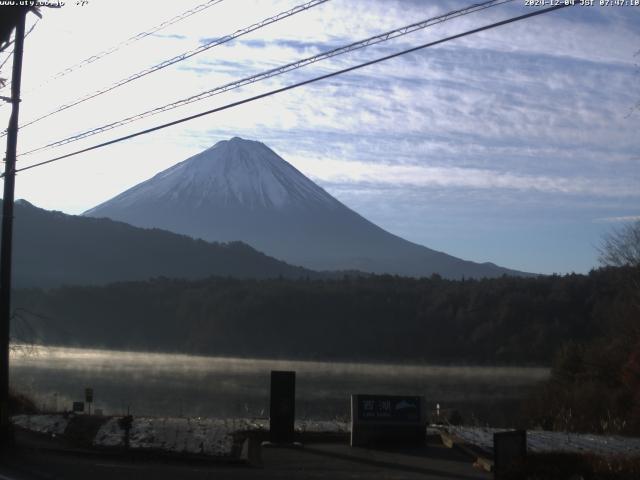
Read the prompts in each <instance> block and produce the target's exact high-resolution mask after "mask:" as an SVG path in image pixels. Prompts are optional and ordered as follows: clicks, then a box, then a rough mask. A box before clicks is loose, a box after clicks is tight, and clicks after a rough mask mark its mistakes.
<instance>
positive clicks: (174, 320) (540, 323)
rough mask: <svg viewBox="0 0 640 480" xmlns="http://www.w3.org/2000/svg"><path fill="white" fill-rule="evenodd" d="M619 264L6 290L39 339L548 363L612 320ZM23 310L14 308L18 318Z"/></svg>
mask: <svg viewBox="0 0 640 480" xmlns="http://www.w3.org/2000/svg"><path fill="white" fill-rule="evenodd" d="M627 271H628V268H605V269H599V270H595V271H592V272H591V273H590V274H589V275H567V276H556V275H554V276H544V277H537V278H516V277H502V278H498V279H487V280H462V281H452V280H444V279H442V278H440V277H438V276H433V277H431V278H427V279H410V278H401V277H393V276H370V277H349V276H345V277H344V278H342V279H340V280H326V279H325V280H318V279H311V280H309V279H306V280H305V279H301V280H292V279H272V280H246V279H245V280H243V279H233V278H210V279H207V280H201V281H182V280H171V279H166V278H158V279H155V280H152V281H148V282H129V283H115V284H111V285H108V286H104V287H63V288H57V289H52V290H41V289H28V290H19V291H17V292H16V293H15V305H16V307H23V308H24V309H26V311H29V312H33V313H36V314H38V315H39V316H35V315H33V316H31V317H28V318H29V319H30V320H29V321H30V322H31V327H32V328H33V330H35V336H36V337H37V338H36V340H37V341H41V342H44V343H49V344H65V345H87V346H97V347H108V348H130V349H137V350H154V351H174V352H175V351H181V352H189V353H199V354H209V355H242V356H251V357H279V358H284V357H286V358H307V359H358V360H374V361H385V362H441V363H480V364H519V365H534V364H535V365H550V364H551V362H552V361H553V358H554V355H556V353H557V352H558V351H559V350H560V348H561V347H563V346H565V345H567V342H574V343H576V344H584V343H585V342H588V341H590V340H591V339H596V338H600V337H607V338H608V336H609V335H611V332H615V331H617V329H619V328H620V326H619V324H618V323H619V319H620V318H622V317H624V315H626V314H625V313H624V312H625V311H626V309H627V308H628V304H629V302H630V300H629V298H630V297H629V292H628V290H629V288H628V275H627V273H628V272H627ZM23 316H24V315H23Z"/></svg>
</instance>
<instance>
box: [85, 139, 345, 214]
mask: <svg viewBox="0 0 640 480" xmlns="http://www.w3.org/2000/svg"><path fill="white" fill-rule="evenodd" d="M141 199H145V201H149V200H152V199H153V200H170V201H173V202H187V203H189V204H190V205H191V206H192V207H194V208H198V207H203V206H206V205H211V204H214V203H215V204H222V205H241V206H244V207H246V208H250V209H263V208H277V209H281V208H300V207H301V206H309V205H310V204H322V205H324V206H325V207H335V206H336V204H337V203H338V202H337V201H336V200H335V199H334V198H333V197H332V196H331V195H329V194H328V193H327V192H325V191H324V190H323V189H322V188H320V187H318V186H317V185H316V184H315V183H313V182H311V181H310V180H309V179H307V178H306V177H305V176H304V175H303V174H302V173H300V172H299V171H298V170H297V169H296V168H295V167H293V166H292V165H291V164H289V163H288V162H286V161H285V160H284V159H282V158H281V157H280V156H278V155H277V154H276V153H275V152H274V151H273V150H271V149H270V148H269V147H267V146H266V145H264V144H263V143H261V142H256V141H251V140H244V139H242V138H239V137H234V138H232V139H231V140H223V141H221V142H218V143H216V144H215V145H214V146H213V147H211V148H208V149H207V150H204V151H203V152H201V153H198V154H197V155H194V156H193V157H191V158H188V159H187V160H184V161H183V162H180V163H178V164H176V165H174V166H173V167H171V168H169V169H167V170H164V171H163V172H160V173H158V174H157V175H156V176H154V177H153V178H151V179H149V180H147V181H146V182H143V183H141V184H139V185H137V186H136V187H133V188H132V189H130V190H128V191H126V192H124V193H123V194H121V195H119V196H118V197H116V198H114V199H113V200H110V202H112V203H115V204H120V205H121V206H123V207H124V206H127V205H133V204H135V203H138V202H139V201H140V200H141ZM99 207H100V206H99ZM99 207H96V208H99ZM93 210H95V209H92V210H89V211H88V212H87V214H89V215H91V214H92V212H93Z"/></svg>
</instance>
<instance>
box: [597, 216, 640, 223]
mask: <svg viewBox="0 0 640 480" xmlns="http://www.w3.org/2000/svg"><path fill="white" fill-rule="evenodd" d="M639 220H640V215H624V216H620V217H603V218H596V219H594V222H605V223H619V222H637V221H639Z"/></svg>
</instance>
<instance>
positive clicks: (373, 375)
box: [11, 346, 549, 421]
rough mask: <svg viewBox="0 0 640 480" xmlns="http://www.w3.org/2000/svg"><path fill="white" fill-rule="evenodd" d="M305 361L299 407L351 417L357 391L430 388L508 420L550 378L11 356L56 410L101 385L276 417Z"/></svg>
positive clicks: (17, 375)
mask: <svg viewBox="0 0 640 480" xmlns="http://www.w3.org/2000/svg"><path fill="white" fill-rule="evenodd" d="M271 370H295V371H296V372H297V378H296V394H297V395H296V396H297V403H296V415H297V417H298V418H308V419H318V420H321V419H325V420H326V419H336V418H338V419H344V418H347V417H348V415H349V395H350V394H352V393H377V394H420V395H425V397H426V399H427V405H428V408H429V409H435V405H436V403H439V404H440V406H441V408H442V409H443V411H444V410H447V409H453V408H456V409H459V410H460V411H461V412H462V413H463V415H466V416H467V417H469V418H476V419H478V420H485V419H486V420H489V419H491V420H493V421H500V419H501V418H502V415H503V414H504V412H502V411H501V410H502V409H503V407H504V405H505V404H510V405H514V404H517V403H518V402H519V401H520V400H521V399H522V398H523V397H525V396H526V395H527V394H528V393H529V392H531V390H532V389H533V388H535V386H536V385H537V384H538V383H539V382H541V381H543V380H545V379H546V378H548V375H549V370H548V369H546V368H537V367H486V366H482V367H478V366H437V365H390V364H372V363H345V362H309V361H286V360H264V359H260V360H254V359H244V358H231V357H205V356H193V355H183V354H163V353H141V352H128V351H111V350H96V349H82V348H61V347H42V346H38V347H28V348H27V347H23V348H17V349H14V351H13V352H12V358H11V384H12V386H13V388H15V389H16V390H18V391H20V392H23V393H26V394H28V395H30V396H31V397H33V398H34V399H35V400H36V402H37V403H38V406H39V407H44V409H46V410H69V409H70V408H71V403H72V402H73V401H74V400H75V401H81V400H84V398H83V397H84V389H85V387H93V388H94V392H95V393H94V404H93V409H94V411H95V409H101V410H102V411H103V412H104V413H105V414H122V413H123V412H126V410H127V408H129V409H130V411H131V413H133V414H135V415H162V416H164V415H167V416H206V417H237V416H243V417H246V416H249V417H267V416H268V412H269V379H270V377H269V373H270V371H271Z"/></svg>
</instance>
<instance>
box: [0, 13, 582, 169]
mask: <svg viewBox="0 0 640 480" xmlns="http://www.w3.org/2000/svg"><path fill="white" fill-rule="evenodd" d="M569 6H573V5H572V4H560V5H556V6H553V7H548V8H545V9H541V10H536V11H534V12H530V13H527V14H524V15H519V16H517V17H511V18H508V19H506V20H502V21H500V22H496V23H491V24H489V25H484V26H482V27H478V28H474V29H472V30H467V31H466V32H462V33H458V34H456V35H452V36H449V37H445V38H442V39H440V40H435V41H433V42H429V43H424V44H422V45H418V46H417V47H412V48H409V49H406V50H402V51H400V52H396V53H392V54H390V55H386V56H384V57H379V58H376V59H374V60H370V61H368V62H364V63H360V64H358V65H354V66H352V67H348V68H344V69H342V70H338V71H335V72H331V73H327V74H325V75H321V76H319V77H314V78H311V79H308V80H304V81H302V82H298V83H294V84H292V85H288V86H286V87H281V88H277V89H275V90H270V91H268V92H265V93H261V94H259V95H255V96H253V97H249V98H245V99H243V100H238V101H237V102H232V103H228V104H226V105H223V106H221V107H217V108H213V109H211V110H206V111H204V112H200V113H197V114H194V115H189V116H188V117H183V118H180V119H178V120H173V121H171V122H168V123H164V124H161V125H157V126H155V127H152V128H147V129H145V130H141V131H139V132H135V133H131V134H129V135H125V136H123V137H119V138H116V139H114V140H109V141H107V142H103V143H100V144H97V145H93V146H91V147H87V148H83V149H81V150H77V151H75V152H71V153H67V154H66V155H60V156H59V157H55V158H51V159H49V160H45V161H43V162H38V163H34V164H33V165H29V166H27V167H22V168H18V169H16V170H15V172H22V171H25V170H30V169H32V168H36V167H39V166H42V165H47V164H49V163H53V162H57V161H59V160H63V159H65V158H69V157H73V156H75V155H79V154H81V153H86V152H90V151H92V150H97V149H99V148H102V147H106V146H108V145H113V144H115V143H119V142H123V141H125V140H129V139H131V138H135V137H139V136H141V135H146V134H148V133H152V132H155V131H158V130H162V129H164V128H167V127H172V126H173V125H178V124H180V123H184V122H188V121H190V120H194V119H196V118H200V117H204V116H206V115H211V114H213V113H217V112H221V111H223V110H228V109H230V108H233V107H237V106H239V105H243V104H245V103H249V102H253V101H255V100H260V99H262V98H266V97H269V96H271V95H275V94H278V93H282V92H286V91H288V90H292V89H294V88H298V87H302V86H304V85H309V84H311V83H315V82H318V81H320V80H326V79H328V78H332V77H336V76H338V75H342V74H344V73H349V72H352V71H354V70H358V69H361V68H364V67H368V66H370V65H374V64H376V63H380V62H384V61H387V60H390V59H392V58H396V57H400V56H402V55H406V54H409V53H413V52H417V51H419V50H423V49H425V48H429V47H433V46H435V45H439V44H441V43H445V42H449V41H451V40H456V39H458V38H462V37H466V36H468V35H472V34H475V33H479V32H483V31H485V30H490V29H492V28H496V27H501V26H503V25H507V24H509V23H513V22H517V21H520V20H525V19H527V18H531V17H535V16H538V15H542V14H545V13H549V12H552V11H555V10H559V9H561V8H565V7H569ZM4 175H6V172H5V174H3V175H2V176H4Z"/></svg>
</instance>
